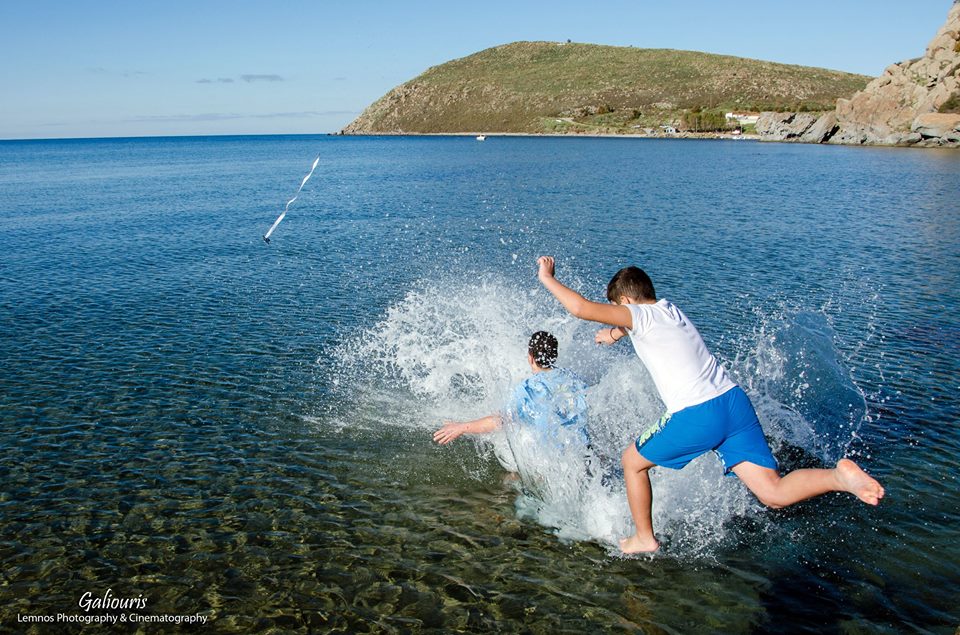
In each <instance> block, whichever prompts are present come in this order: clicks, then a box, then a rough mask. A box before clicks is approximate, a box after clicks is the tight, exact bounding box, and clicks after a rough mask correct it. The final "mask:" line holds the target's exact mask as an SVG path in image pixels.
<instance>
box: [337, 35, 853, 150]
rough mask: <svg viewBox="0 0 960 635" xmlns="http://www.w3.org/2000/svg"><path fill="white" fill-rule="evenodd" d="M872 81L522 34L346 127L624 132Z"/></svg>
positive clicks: (822, 102)
mask: <svg viewBox="0 0 960 635" xmlns="http://www.w3.org/2000/svg"><path fill="white" fill-rule="evenodd" d="M869 80H870V78H869V77H865V76H863V75H854V74H851V73H841V72H838V71H830V70H826V69H821V68H811V67H806V66H794V65H788V64H775V63H773V62H764V61H759V60H752V59H745V58H740V57H732V56H727V55H713V54H710V53H698V52H693V51H676V50H671V49H640V48H632V47H618V46H600V45H596V44H570V43H567V44H563V43H556V42H515V43H513V44H506V45H503V46H497V47H494V48H490V49H486V50H484V51H480V52H479V53H475V54H473V55H470V56H468V57H464V58H461V59H457V60H453V61H451V62H447V63H445V64H441V65H439V66H434V67H432V68H430V69H428V70H427V71H426V72H425V73H423V74H421V75H419V76H418V77H416V78H414V79H412V80H410V81H408V82H406V83H404V84H401V85H400V86H397V87H396V88H394V89H393V90H391V91H390V92H389V93H387V94H386V95H384V96H383V97H381V98H380V99H379V100H377V101H376V102H375V103H374V104H372V105H371V106H370V107H369V108H367V109H366V110H365V111H364V112H363V114H362V115H360V117H358V118H357V119H356V120H355V121H354V122H353V123H351V124H350V125H349V126H347V128H345V129H344V132H345V133H348V134H349V133H378V132H410V133H416V132H420V133H425V132H476V131H485V132H529V133H536V132H584V131H587V132H589V131H597V130H599V131H612V132H616V131H626V130H630V129H635V128H639V127H643V126H653V125H658V124H661V123H672V122H679V121H680V117H681V115H682V113H683V112H684V111H688V110H691V109H707V110H721V109H725V110H749V111H760V110H814V111H815V110H831V109H833V108H834V106H835V102H836V99H837V98H838V97H849V96H851V95H852V94H853V93H854V92H856V91H857V90H860V89H862V88H863V87H864V86H865V85H866V84H867V82H868V81H869Z"/></svg>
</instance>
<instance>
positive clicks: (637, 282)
mask: <svg viewBox="0 0 960 635" xmlns="http://www.w3.org/2000/svg"><path fill="white" fill-rule="evenodd" d="M624 295H625V296H627V297H628V298H635V299H637V300H653V301H656V299H657V292H656V291H655V290H654V288H653V281H652V280H650V276H648V275H647V273H646V272H645V271H644V270H643V269H641V268H640V267H624V268H623V269H621V270H620V271H618V272H617V273H615V274H614V275H613V277H612V278H610V282H609V283H607V299H608V300H610V301H611V302H614V303H616V302H618V301H619V300H620V296H624Z"/></svg>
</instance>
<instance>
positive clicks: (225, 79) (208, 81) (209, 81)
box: [196, 77, 233, 84]
mask: <svg viewBox="0 0 960 635" xmlns="http://www.w3.org/2000/svg"><path fill="white" fill-rule="evenodd" d="M196 83H198V84H232V83H233V78H232V77H218V78H216V79H209V78H207V77H204V78H203V79H198V80H197V82H196Z"/></svg>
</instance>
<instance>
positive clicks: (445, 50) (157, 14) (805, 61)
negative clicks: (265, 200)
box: [0, 0, 953, 139]
mask: <svg viewBox="0 0 960 635" xmlns="http://www.w3.org/2000/svg"><path fill="white" fill-rule="evenodd" d="M952 3H953V0H913V1H910V2H908V1H906V0H897V1H894V0H831V1H826V0H807V1H806V2H803V3H794V2H785V1H782V0H767V1H764V2H753V3H748V2H742V3H735V2H730V3H721V2H717V1H716V0H686V1H685V2H682V3H678V2H667V1H666V0H658V1H652V0H608V1H606V2H603V3H599V4H593V3H587V2H582V1H577V2H569V1H567V0H555V1H553V2H544V1H540V0H529V1H524V0H512V1H502V0H485V1H484V2H458V1H457V0H444V1H434V0H424V1H417V0H407V1H405V2H399V1H393V2H391V1H381V0H353V1H352V2H330V1H327V0H303V1H301V0H274V1H249V0H232V1H230V2H227V1H222V0H194V1H192V2H186V1H181V0H163V1H162V2H158V1H154V0H137V1H128V0H124V1H118V0H101V1H94V0H70V1H53V0H0V90H2V97H0V139H29V138H69V137H127V136H157V135H207V134H313V133H326V132H336V131H338V130H340V129H341V128H343V127H344V126H345V125H346V124H348V123H349V122H350V121H352V120H353V119H354V118H355V117H356V116H357V115H359V114H360V112H361V111H362V110H363V109H364V108H365V107H366V106H368V105H369V104H370V103H372V102H373V101H375V100H376V99H377V98H379V97H380V96H381V95H383V94H384V93H386V92H387V91H388V90H390V89H391V88H393V87H394V86H396V85H397V84H400V83H402V82H405V81H407V80H409V79H412V78H413V77H415V76H417V75H418V74H420V73H422V72H423V71H425V70H426V69H427V68H429V67H430V66H435V65H437V64H442V63H443V62H446V61H448V60H451V59H455V58H458V57H463V56H466V55H470V54H471V53H475V52H477V51H480V50H483V49H485V48H489V47H491V46H497V45H500V44H506V43H508V42H514V41H518V40H547V41H566V40H568V39H569V40H572V41H574V42H586V43H593V44H609V45H616V46H631V45H632V46H636V47H640V48H673V49H684V50H694V51H705V52H708V53H720V54H726V55H737V56H741V57H750V58H756V59H763V60H769V61H774V62H783V63H788V64H802V65H805V66H820V67H824V68H830V69H834V70H842V71H849V72H854V73H862V74H865V75H870V76H876V75H879V74H880V73H882V72H883V69H884V68H886V67H887V66H889V65H890V64H892V63H894V62H898V61H902V60H905V59H910V58H914V57H919V56H921V55H922V54H923V52H924V49H925V48H926V45H927V43H928V42H929V41H930V40H931V39H932V38H933V36H934V34H935V33H936V31H937V29H939V28H940V26H942V25H943V23H944V22H945V20H946V16H947V12H948V11H949V9H950V7H951V5H952Z"/></svg>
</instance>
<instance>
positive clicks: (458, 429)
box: [433, 421, 467, 445]
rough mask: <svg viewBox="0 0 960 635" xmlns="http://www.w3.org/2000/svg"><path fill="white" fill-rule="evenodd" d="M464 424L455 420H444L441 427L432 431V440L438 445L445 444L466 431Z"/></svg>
mask: <svg viewBox="0 0 960 635" xmlns="http://www.w3.org/2000/svg"><path fill="white" fill-rule="evenodd" d="M466 427H467V426H466V424H464V423H458V422H456V421H444V422H443V427H442V428H440V429H439V430H437V431H436V432H434V433H433V440H434V441H436V442H437V443H439V444H440V445H446V444H448V443H450V442H451V441H453V440H455V439H456V438H457V437H459V436H460V435H461V434H463V433H464V432H466Z"/></svg>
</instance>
